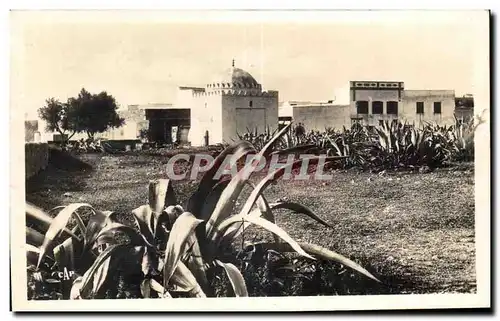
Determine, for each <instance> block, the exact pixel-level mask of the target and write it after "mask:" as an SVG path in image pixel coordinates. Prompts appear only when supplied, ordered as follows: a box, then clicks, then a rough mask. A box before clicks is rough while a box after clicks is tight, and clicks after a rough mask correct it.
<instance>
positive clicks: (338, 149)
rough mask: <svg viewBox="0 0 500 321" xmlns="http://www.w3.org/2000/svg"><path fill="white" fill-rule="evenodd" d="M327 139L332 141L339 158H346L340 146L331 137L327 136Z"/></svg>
mask: <svg viewBox="0 0 500 321" xmlns="http://www.w3.org/2000/svg"><path fill="white" fill-rule="evenodd" d="M326 138H327V139H328V140H329V141H330V144H331V145H332V146H333V147H334V148H335V149H336V150H337V155H339V156H344V155H343V154H342V151H341V150H340V148H339V145H337V143H335V142H334V141H333V140H332V139H331V138H330V136H326Z"/></svg>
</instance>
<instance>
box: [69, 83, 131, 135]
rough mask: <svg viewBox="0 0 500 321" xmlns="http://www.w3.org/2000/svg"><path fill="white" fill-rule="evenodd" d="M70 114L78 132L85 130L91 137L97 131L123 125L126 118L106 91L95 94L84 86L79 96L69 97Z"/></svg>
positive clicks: (101, 131)
mask: <svg viewBox="0 0 500 321" xmlns="http://www.w3.org/2000/svg"><path fill="white" fill-rule="evenodd" d="M68 105H69V106H71V107H70V108H69V110H70V115H69V117H70V118H71V119H72V120H73V121H74V123H75V129H76V131H77V132H85V133H87V135H88V136H89V138H90V139H93V138H94V135H95V134H96V133H103V132H105V131H107V130H108V129H110V128H118V127H121V126H122V125H123V124H124V123H125V120H124V119H123V118H121V117H120V116H119V115H118V113H117V112H116V110H117V109H118V106H117V105H116V100H115V98H114V97H113V96H111V95H108V94H107V93H106V92H105V91H103V92H101V93H99V94H97V95H94V94H91V93H89V92H88V91H87V90H85V88H82V90H81V91H80V93H79V94H78V97H76V98H70V99H68Z"/></svg>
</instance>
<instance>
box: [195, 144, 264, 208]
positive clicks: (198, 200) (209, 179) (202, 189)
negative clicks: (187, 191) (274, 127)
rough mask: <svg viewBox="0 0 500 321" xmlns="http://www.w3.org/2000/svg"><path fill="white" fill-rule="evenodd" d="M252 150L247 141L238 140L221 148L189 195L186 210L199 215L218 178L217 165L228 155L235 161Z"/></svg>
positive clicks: (253, 150) (253, 149)
mask: <svg viewBox="0 0 500 321" xmlns="http://www.w3.org/2000/svg"><path fill="white" fill-rule="evenodd" d="M253 152H256V151H255V148H254V147H253V146H252V144H250V143H249V142H239V143H236V144H234V145H232V146H229V147H228V148H226V149H225V150H223V151H222V153H220V154H219V155H218V156H217V157H216V158H215V160H214V161H213V163H212V166H211V167H210V168H209V169H208V170H207V172H205V174H204V175H203V177H202V179H201V181H200V184H199V185H198V188H197V190H196V191H195V192H194V193H193V195H191V197H190V198H189V200H188V202H187V205H186V210H187V211H188V212H190V213H194V215H195V216H198V215H200V213H201V209H202V207H203V204H204V203H205V199H206V198H207V196H208V195H209V193H210V192H211V191H212V189H213V187H214V186H215V184H217V182H218V180H216V179H214V176H215V174H217V171H218V170H219V167H220V166H221V165H222V164H223V163H224V160H225V159H226V157H227V156H228V155H233V156H232V159H231V160H232V161H234V162H236V161H238V160H239V159H241V158H242V157H244V156H246V155H247V154H249V153H253Z"/></svg>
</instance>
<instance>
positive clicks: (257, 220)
mask: <svg viewBox="0 0 500 321" xmlns="http://www.w3.org/2000/svg"><path fill="white" fill-rule="evenodd" d="M243 221H249V222H250V223H252V224H255V225H259V226H261V227H263V228H264V229H266V230H268V231H269V232H271V233H274V234H276V235H278V236H279V237H280V238H281V239H283V240H284V241H285V242H287V243H288V244H290V246H291V247H292V248H293V249H294V250H295V251H296V252H297V253H299V254H300V255H302V256H305V257H307V258H309V259H313V260H314V258H313V257H312V256H310V255H309V254H307V253H306V252H305V251H304V250H303V249H302V248H301V247H300V245H299V244H298V243H297V242H296V241H295V240H294V239H292V238H291V237H290V236H289V235H288V234H287V233H286V232H285V231H284V230H283V229H281V228H280V227H279V226H277V225H276V224H274V223H271V222H269V221H268V220H265V219H263V218H261V217H258V216H250V215H244V214H238V215H235V216H232V217H230V218H228V219H226V220H225V221H223V222H222V223H221V224H220V225H219V226H218V230H219V231H220V232H221V233H224V232H225V231H226V229H227V228H228V227H229V226H231V225H232V224H235V223H238V222H243ZM214 241H218V239H214Z"/></svg>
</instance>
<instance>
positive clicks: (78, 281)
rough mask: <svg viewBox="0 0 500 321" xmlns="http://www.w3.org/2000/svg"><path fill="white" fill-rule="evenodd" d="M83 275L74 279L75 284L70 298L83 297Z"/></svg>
mask: <svg viewBox="0 0 500 321" xmlns="http://www.w3.org/2000/svg"><path fill="white" fill-rule="evenodd" d="M82 281H83V277H82V276H79V277H77V278H76V279H75V281H73V286H72V287H71V292H70V300H78V299H81V298H82V297H81V295H80V293H81V289H82V285H83V282H82Z"/></svg>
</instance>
